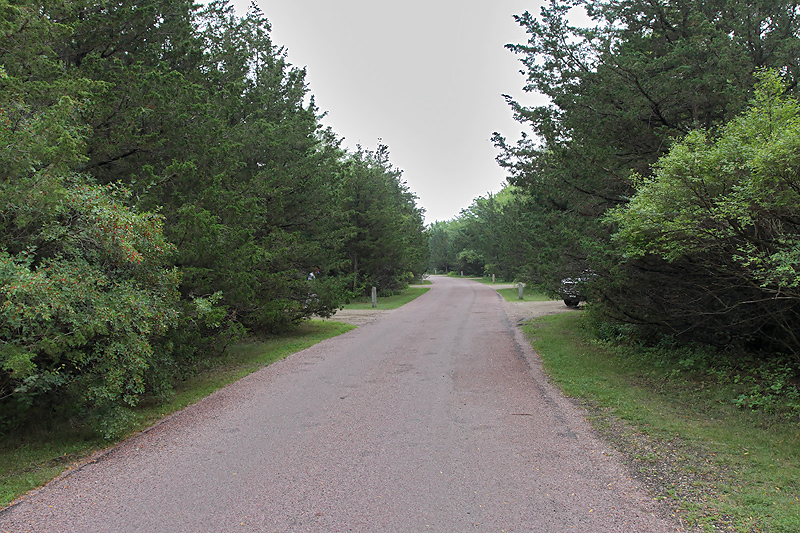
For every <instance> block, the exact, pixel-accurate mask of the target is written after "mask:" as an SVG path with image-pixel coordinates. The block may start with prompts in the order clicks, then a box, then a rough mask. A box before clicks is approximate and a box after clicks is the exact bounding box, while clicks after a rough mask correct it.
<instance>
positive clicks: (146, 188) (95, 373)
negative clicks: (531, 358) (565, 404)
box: [0, 0, 427, 424]
mask: <svg viewBox="0 0 800 533" xmlns="http://www.w3.org/2000/svg"><path fill="white" fill-rule="evenodd" d="M269 31H270V26H269V23H268V21H267V19H266V18H265V16H264V15H263V14H262V13H261V12H260V11H259V10H258V9H257V8H256V7H252V8H251V9H250V11H249V12H248V13H247V14H246V15H245V16H237V15H236V14H235V13H234V12H233V11H232V9H231V8H230V6H229V5H228V4H227V3H226V2H211V3H209V4H206V5H205V6H201V5H198V4H194V3H192V2H188V1H174V0H144V1H136V2H133V1H127V0H123V1H120V2H117V3H106V2H97V1H94V0H81V1H79V2H68V3H66V4H65V3H63V2H44V3H41V2H39V3H34V2H30V1H29V0H0V122H2V123H0V139H1V140H2V142H3V147H4V150H3V151H2V153H0V316H2V320H1V321H0V409H1V410H2V415H0V424H14V423H17V422H19V421H21V420H23V419H24V415H25V412H26V410H28V409H34V410H35V409H37V408H38V409H40V410H41V409H48V412H53V413H54V414H55V416H72V415H75V414H79V415H82V416H87V415H89V416H93V417H94V418H95V419H96V420H99V421H101V423H106V422H107V421H108V420H109V419H113V418H115V417H118V416H119V412H120V411H119V410H120V408H121V407H122V406H126V405H127V406H130V405H135V404H136V403H137V402H138V401H139V400H140V398H141V397H142V396H143V395H145V394H165V393H168V392H169V389H170V386H171V383H172V382H173V380H174V379H177V378H180V377H181V376H183V375H185V374H186V373H187V372H191V370H192V368H194V367H195V366H196V365H197V364H199V363H202V362H203V361H204V360H206V359H208V358H209V357H214V355H215V354H217V353H219V351H220V350H223V349H224V347H225V346H226V344H227V343H228V342H229V341H230V340H231V339H232V338H234V337H236V336H238V335H242V334H246V333H260V332H279V331H282V330H285V329H287V328H291V327H293V326H294V325H296V324H297V323H299V322H300V321H302V320H304V319H306V318H308V317H311V316H313V315H321V316H330V315H331V314H332V313H333V312H335V310H336V309H338V308H339V307H340V306H341V305H342V303H343V302H344V301H346V300H347V299H348V298H351V297H352V296H353V295H354V293H355V292H359V291H363V290H369V285H370V284H376V285H377V286H379V287H380V288H381V289H385V290H395V289H397V288H401V287H402V286H403V284H404V283H407V281H408V280H409V278H410V276H414V275H419V274H421V271H422V269H423V268H424V266H425V265H424V262H425V254H426V253H427V242H426V240H425V234H424V232H423V225H422V210H421V209H420V208H419V207H417V206H416V197H415V196H414V195H413V194H412V193H411V192H410V191H409V190H408V188H407V186H406V185H405V183H404V182H403V181H402V180H401V179H400V176H401V173H400V172H399V171H398V170H397V169H395V168H393V167H392V166H391V164H390V163H389V161H388V149H387V148H386V147H383V146H380V147H379V149H378V151H377V152H375V153H371V152H369V151H364V150H359V151H357V152H356V153H348V152H347V151H345V150H343V149H342V148H341V147H340V141H339V139H338V138H337V137H336V135H335V133H334V132H332V131H330V130H329V129H327V128H325V127H323V126H322V124H321V118H322V114H321V113H320V112H319V111H318V110H317V108H316V106H315V104H314V99H313V97H312V96H311V95H310V94H309V93H308V89H307V86H306V83H305V71H304V70H303V69H299V68H296V67H293V66H292V65H290V64H289V63H288V61H287V55H286V51H285V50H283V49H282V48H280V47H277V46H276V45H275V44H274V43H273V42H272V41H271V39H270V34H269ZM50 407H53V408H54V409H53V410H50V409H49V408H50ZM109 413H111V414H112V415H113V416H109ZM115 413H116V414H115ZM103 421H106V422H103Z"/></svg>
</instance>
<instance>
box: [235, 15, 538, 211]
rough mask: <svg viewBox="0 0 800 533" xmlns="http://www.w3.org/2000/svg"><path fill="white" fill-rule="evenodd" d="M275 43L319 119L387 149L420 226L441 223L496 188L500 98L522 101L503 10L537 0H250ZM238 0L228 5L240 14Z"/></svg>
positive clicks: (511, 130) (512, 34) (509, 122)
mask: <svg viewBox="0 0 800 533" xmlns="http://www.w3.org/2000/svg"><path fill="white" fill-rule="evenodd" d="M257 3H258V5H259V7H260V8H261V10H262V11H263V12H264V14H265V15H266V17H267V18H268V19H269V21H270V23H271V24H272V38H273V41H274V42H275V44H278V45H282V46H285V47H286V48H287V49H288V53H289V61H290V62H291V63H292V64H293V65H296V66H300V67H302V66H305V67H307V78H306V79H307V81H308V82H309V87H310V90H311V92H312V94H314V97H315V99H316V103H317V106H318V107H319V108H320V110H321V111H326V112H327V113H328V116H327V117H326V119H325V120H324V121H323V123H324V124H326V125H329V126H331V127H332V128H333V130H334V131H335V132H336V133H337V134H338V135H339V136H340V137H344V145H345V146H346V147H350V148H354V147H355V146H356V144H361V145H362V146H364V147H365V148H369V149H375V147H376V145H377V143H378V139H379V138H380V139H382V141H383V143H384V144H386V145H387V146H388V147H389V150H390V153H391V162H392V163H393V164H394V166H395V167H397V168H399V169H401V170H403V178H404V179H405V180H406V181H407V182H408V185H409V187H410V188H411V190H412V191H414V192H415V193H416V194H417V196H419V201H418V204H419V205H420V206H422V207H424V208H425V210H426V221H427V222H429V223H430V222H433V221H435V220H448V219H451V218H453V217H455V216H456V215H458V213H459V211H460V210H461V209H463V208H465V207H468V206H469V205H470V204H471V203H472V200H473V199H474V198H476V197H478V196H484V195H486V194H487V193H488V192H498V191H499V190H500V189H501V188H502V184H503V182H504V181H505V178H506V175H505V172H504V171H503V169H501V168H500V167H499V166H498V165H497V163H496V162H495V157H496V156H497V151H496V150H495V148H494V146H493V145H492V142H491V140H490V139H491V136H492V132H494V131H499V132H500V133H502V134H503V135H505V136H506V137H508V138H511V139H516V138H517V137H518V135H519V132H520V131H521V130H522V126H521V125H520V124H518V123H516V122H515V121H514V120H513V118H512V116H511V110H510V109H509V107H508V106H507V105H506V103H505V100H504V99H503V97H502V95H503V94H509V95H511V96H513V97H514V98H516V99H518V101H521V102H525V103H527V104H531V103H533V102H536V101H539V100H536V97H534V96H533V95H526V94H525V93H524V92H523V91H522V87H523V85H524V82H525V80H524V77H523V76H522V75H521V74H520V73H519V70H520V68H521V64H520V63H519V61H518V58H517V57H516V56H515V55H514V54H513V53H511V52H510V51H508V50H506V49H505V48H504V45H506V44H508V43H521V42H525V41H526V40H527V39H526V35H525V32H524V31H523V30H522V28H520V27H519V26H518V25H517V24H516V22H514V19H513V15H515V14H521V13H523V12H524V11H526V10H528V11H530V12H531V13H534V14H538V12H539V6H540V5H541V0H532V1H520V0H468V1H464V0H402V1H400V0H397V1H380V0H257ZM249 4H250V2H249V0H235V2H234V5H235V6H236V9H237V13H239V14H241V15H243V14H244V13H245V12H246V9H247V6H249Z"/></svg>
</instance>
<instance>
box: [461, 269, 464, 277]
mask: <svg viewBox="0 0 800 533" xmlns="http://www.w3.org/2000/svg"><path fill="white" fill-rule="evenodd" d="M461 277H462V278H463V277H464V271H463V270H462V271H461Z"/></svg>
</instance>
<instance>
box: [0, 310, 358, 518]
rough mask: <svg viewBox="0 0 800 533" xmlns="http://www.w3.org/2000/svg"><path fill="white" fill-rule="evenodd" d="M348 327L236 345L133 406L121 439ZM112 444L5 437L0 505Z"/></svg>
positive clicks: (85, 436)
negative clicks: (166, 395)
mask: <svg viewBox="0 0 800 533" xmlns="http://www.w3.org/2000/svg"><path fill="white" fill-rule="evenodd" d="M354 327H355V326H350V325H348V324H342V323H340V322H332V321H331V322H328V321H321V320H312V321H309V322H305V323H303V324H302V325H301V326H300V327H299V328H298V329H297V330H295V331H293V332H291V333H288V334H285V335H281V336H277V337H274V338H269V339H265V340H250V341H247V342H241V343H238V344H236V345H234V346H232V347H231V348H230V349H229V350H228V352H227V353H226V355H225V356H224V357H223V358H221V359H220V360H218V361H217V364H216V365H215V366H214V367H213V368H211V369H209V370H207V371H204V372H202V373H200V374H198V375H196V376H194V377H192V378H190V379H188V380H186V381H184V382H181V383H179V384H177V386H176V388H175V393H174V394H173V395H172V397H171V398H170V399H169V400H168V401H166V402H164V403H155V402H153V403H150V404H148V403H146V402H145V403H143V404H141V405H140V406H139V407H137V408H136V409H135V410H134V413H133V417H132V419H131V420H130V424H129V426H128V427H127V428H126V435H128V436H129V435H131V434H133V433H135V432H137V431H141V430H142V429H145V428H146V427H148V426H150V425H152V424H153V423H154V422H156V421H157V420H159V419H161V418H163V417H164V416H166V415H169V414H171V413H174V412H176V411H178V410H180V409H182V408H184V407H186V406H188V405H190V404H192V403H194V402H196V401H198V400H200V399H202V398H204V397H205V396H208V395H209V394H211V393H212V392H214V391H216V390H218V389H220V388H222V387H224V386H225V385H228V384H229V383H233V382H234V381H236V380H238V379H240V378H242V377H244V376H246V375H248V374H250V373H252V372H255V371H257V370H259V369H261V368H263V367H265V366H267V365H269V364H270V363H273V362H275V361H278V360H280V359H283V358H285V357H287V356H289V355H291V354H293V353H296V352H298V351H300V350H304V349H305V348H308V347H310V346H313V345H314V344H316V343H318V342H320V341H322V340H325V339H327V338H330V337H335V336H336V335H340V334H342V333H344V332H346V331H349V330H351V329H353V328H354ZM112 444H113V443H112V442H109V441H106V440H102V439H99V438H97V437H95V436H93V435H92V434H91V433H89V432H88V430H86V429H79V428H76V427H72V426H71V425H70V424H61V425H56V426H54V427H48V428H43V427H41V426H40V427H34V428H26V430H25V431H24V432H23V434H9V435H5V436H4V438H3V440H2V442H0V506H5V505H7V504H9V503H10V502H11V501H12V500H13V499H15V498H17V497H18V496H21V495H22V494H25V493H26V492H28V491H29V490H31V489H34V488H36V487H39V486H41V485H42V484H44V483H46V482H47V481H49V480H51V479H52V478H54V477H56V476H57V475H59V474H60V473H61V472H63V471H64V470H65V469H67V468H69V467H70V465H71V464H73V463H75V462H76V461H79V460H81V459H83V458H85V457H87V456H89V455H91V454H92V453H94V452H96V451H98V450H101V449H103V448H105V447H107V446H110V445H112Z"/></svg>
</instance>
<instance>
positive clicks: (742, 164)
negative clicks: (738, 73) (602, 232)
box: [609, 74, 800, 353]
mask: <svg viewBox="0 0 800 533" xmlns="http://www.w3.org/2000/svg"><path fill="white" fill-rule="evenodd" d="M783 92H784V86H783V85H782V84H781V82H780V80H779V79H778V78H777V76H775V75H774V74H771V75H767V76H764V82H763V83H762V84H761V85H760V86H759V89H758V91H757V93H756V98H755V101H754V104H753V107H752V108H751V109H750V110H748V111H747V112H746V113H745V114H744V115H742V116H741V117H739V118H737V119H735V120H733V121H731V122H730V123H729V124H727V125H726V126H725V127H724V128H722V130H721V132H720V135H719V137H718V138H716V139H711V138H709V135H708V134H707V133H705V132H704V131H701V130H698V131H694V132H692V133H690V134H689V135H688V136H687V137H686V138H685V139H684V140H683V141H681V142H680V143H678V144H676V145H674V146H673V147H672V149H671V150H670V152H669V154H667V155H666V156H664V157H662V158H661V159H660V160H659V162H658V163H657V165H656V172H655V174H654V175H653V177H652V178H651V179H647V180H644V179H642V180H640V181H639V182H638V185H637V188H636V189H637V190H636V194H635V195H634V196H633V198H632V199H631V201H630V202H629V203H628V204H626V205H625V206H623V207H619V208H617V209H615V210H612V212H611V213H610V214H609V221H610V222H612V223H613V224H614V225H615V227H616V231H615V233H614V236H613V238H614V240H615V242H616V243H618V244H619V247H618V248H619V252H620V255H619V260H620V265H621V266H620V268H622V269H624V270H649V272H650V273H649V275H650V276H653V277H661V276H663V275H664V274H663V271H664V270H666V271H668V272H669V271H672V270H678V271H681V272H683V276H682V277H681V278H678V279H676V280H673V281H671V283H670V284H669V285H665V286H664V287H663V288H662V290H660V291H647V292H643V293H640V294H638V295H636V297H635V298H631V300H633V301H634V302H639V303H640V308H633V310H632V311H631V307H632V306H631V305H630V304H629V305H628V306H627V309H628V313H629V315H632V316H634V317H637V318H638V319H639V320H640V321H641V322H642V323H643V324H651V323H652V324H656V325H658V326H661V328H660V329H665V330H669V331H671V332H673V334H675V335H678V336H679V335H681V334H683V333H684V332H687V331H691V332H692V333H693V336H694V337H700V338H702V339H703V340H705V341H707V342H716V343H721V344H724V343H728V342H730V341H731V340H738V341H739V343H744V342H758V343H759V346H758V347H759V348H769V349H771V350H773V351H783V352H790V353H800V339H798V336H797V332H798V330H800V290H799V288H800V275H798V272H797V268H798V265H800V212H799V210H800V175H798V171H797V169H798V168H800V166H798V162H800V105H798V102H797V100H796V99H794V98H791V97H786V96H783ZM698 279H700V280H703V282H704V283H703V284H698V283H697V280H698ZM629 290H636V285H634V286H633V287H631V289H629ZM651 308H669V309H670V312H669V313H654V312H652V311H650V309H651Z"/></svg>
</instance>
